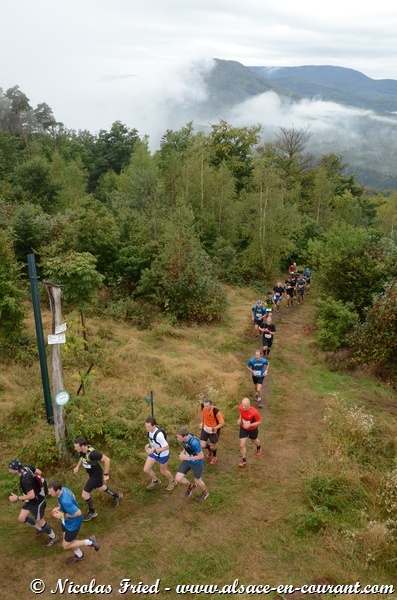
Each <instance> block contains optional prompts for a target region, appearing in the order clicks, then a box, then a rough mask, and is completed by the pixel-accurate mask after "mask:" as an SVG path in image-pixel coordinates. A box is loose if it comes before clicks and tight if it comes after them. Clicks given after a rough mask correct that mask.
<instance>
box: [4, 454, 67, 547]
mask: <svg viewBox="0 0 397 600" xmlns="http://www.w3.org/2000/svg"><path fill="white" fill-rule="evenodd" d="M8 470H9V472H10V473H12V474H13V475H18V476H19V478H20V479H19V484H20V487H21V490H22V495H21V496H18V495H17V494H10V496H9V498H8V499H9V501H10V502H18V501H21V502H23V503H24V504H23V506H22V508H21V511H20V513H19V515H18V521H19V522H20V523H26V525H31V526H32V527H35V528H36V530H37V531H36V536H39V535H42V534H43V533H46V534H47V535H48V540H47V541H46V543H45V544H44V546H45V547H46V548H50V547H51V546H53V545H54V544H55V543H56V542H59V539H60V538H59V537H58V536H57V535H55V533H54V531H53V530H52V529H51V527H50V525H49V524H48V523H47V522H46V520H45V518H44V512H45V508H46V501H45V492H46V488H45V485H44V479H43V478H42V477H41V471H39V470H38V469H36V467H32V466H31V465H25V466H23V465H22V463H21V461H20V460H12V461H11V462H10V464H9V465H8ZM29 514H30V515H32V516H29Z"/></svg>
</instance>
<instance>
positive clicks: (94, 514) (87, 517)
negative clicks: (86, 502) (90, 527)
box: [83, 510, 98, 521]
mask: <svg viewBox="0 0 397 600" xmlns="http://www.w3.org/2000/svg"><path fill="white" fill-rule="evenodd" d="M97 516H98V513H97V511H96V510H89V511H88V513H87V514H86V515H84V517H83V521H91V519H95V517H97Z"/></svg>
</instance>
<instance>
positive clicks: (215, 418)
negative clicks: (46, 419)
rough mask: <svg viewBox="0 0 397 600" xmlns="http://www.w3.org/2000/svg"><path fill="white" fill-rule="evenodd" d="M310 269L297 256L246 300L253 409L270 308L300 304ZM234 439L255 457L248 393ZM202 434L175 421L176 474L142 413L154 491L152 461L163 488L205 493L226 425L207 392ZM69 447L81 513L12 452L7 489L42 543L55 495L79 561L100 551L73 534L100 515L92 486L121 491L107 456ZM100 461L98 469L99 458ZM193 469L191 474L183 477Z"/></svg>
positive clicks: (255, 421)
mask: <svg viewBox="0 0 397 600" xmlns="http://www.w3.org/2000/svg"><path fill="white" fill-rule="evenodd" d="M310 281H311V271H310V269H309V268H307V269H305V270H304V271H303V272H302V273H300V272H298V270H297V269H296V263H293V265H291V266H290V268H289V275H288V278H287V280H286V282H285V285H284V286H283V285H282V284H281V282H277V284H276V285H275V286H274V288H273V292H269V293H268V294H267V297H266V301H265V302H264V303H263V302H262V301H261V300H258V301H257V303H256V305H255V306H253V307H252V321H253V323H254V334H255V339H258V337H259V335H261V336H262V349H257V350H255V353H254V356H253V357H252V358H251V359H250V360H249V361H248V363H247V369H248V370H249V371H250V372H251V375H252V381H253V384H254V390H255V397H254V401H255V402H256V404H257V406H258V408H259V409H261V408H263V404H262V384H263V381H264V379H265V377H266V376H267V374H268V372H269V355H270V350H271V347H272V344H273V338H274V334H275V332H276V327H275V325H274V323H273V318H272V313H273V308H275V310H276V311H277V312H278V311H279V310H280V303H281V301H282V299H283V297H284V296H286V297H287V306H288V307H289V306H292V304H293V299H294V296H295V295H296V297H297V300H298V304H300V303H301V302H303V300H304V296H305V294H307V293H309V287H310ZM238 414H239V416H238V420H237V423H238V425H239V446H240V453H241V460H240V462H239V463H238V466H239V467H245V466H246V464H247V459H246V453H247V449H246V443H247V440H250V442H251V443H252V444H253V446H254V448H255V454H256V456H260V455H261V454H262V447H261V442H260V440H259V438H258V427H259V425H260V423H261V415H260V413H259V412H258V410H257V408H255V406H251V402H250V400H249V398H247V397H246V398H243V400H242V401H241V404H240V405H239V407H238ZM199 417H200V425H199V428H200V434H199V437H197V436H196V435H194V434H192V433H190V432H189V430H188V429H187V427H180V428H179V429H178V430H177V432H176V439H177V441H178V442H179V443H180V444H181V446H182V450H181V452H180V453H179V460H180V465H179V468H178V470H177V471H176V473H175V475H173V474H172V472H171V470H170V468H169V466H168V463H169V458H170V446H169V442H168V441H167V433H166V431H165V430H164V429H162V428H161V427H159V426H158V425H157V423H156V419H155V418H154V417H153V416H152V417H148V418H147V419H146V421H145V429H146V434H147V444H146V446H145V452H146V460H145V464H144V467H143V471H144V473H145V474H146V475H147V476H148V477H149V478H150V482H149V483H148V484H147V486H146V489H147V490H148V491H151V490H154V489H156V488H158V487H160V485H161V481H160V479H159V478H158V476H157V475H156V473H155V471H154V468H155V467H156V466H158V468H159V471H160V475H161V476H162V477H163V478H164V479H165V480H166V481H167V485H166V487H165V489H166V491H172V490H173V489H174V488H175V487H176V486H177V485H178V484H181V485H183V486H185V487H186V490H185V491H184V494H183V495H184V496H185V497H187V498H188V497H190V496H192V494H193V492H194V490H195V489H196V488H198V490H199V492H200V496H199V500H200V501H204V500H206V499H207V498H208V496H209V492H208V489H207V486H206V484H205V483H204V481H203V478H202V476H203V469H204V463H205V458H207V459H208V461H209V465H211V466H213V465H215V464H216V463H217V461H218V454H217V452H218V443H219V439H220V433H221V429H222V427H223V426H224V425H225V420H224V418H223V415H222V413H221V412H220V410H219V409H218V408H217V407H215V406H214V404H213V402H212V400H211V399H210V398H205V399H204V400H203V401H202V403H201V405H200V413H199ZM74 448H75V450H76V452H77V455H78V463H77V465H76V467H75V468H74V470H73V473H74V474H75V475H77V474H78V472H79V469H80V467H81V466H83V468H84V469H85V471H86V473H87V475H88V479H87V481H86V483H85V485H84V488H83V491H82V494H81V496H82V498H83V500H84V501H85V503H86V505H87V513H86V514H85V515H83V514H82V511H81V509H80V508H79V505H78V502H77V500H76V498H75V496H74V494H73V492H72V491H71V490H70V489H69V488H67V487H65V486H64V485H63V483H62V482H61V481H60V480H59V479H54V480H53V481H51V482H50V483H49V484H48V485H47V483H46V481H45V479H44V477H43V476H42V472H41V471H40V470H39V469H37V468H36V467H34V466H32V465H27V464H23V463H22V462H21V461H19V460H18V459H15V460H12V461H11V462H10V463H9V464H8V471H9V473H11V474H13V475H17V476H19V487H20V491H21V493H20V494H16V493H12V494H10V495H9V501H10V502H11V503H17V502H22V503H23V505H22V508H21V510H20V512H19V515H18V521H19V522H20V523H25V524H26V525H29V526H31V527H32V528H34V529H35V535H36V537H39V536H41V535H43V534H46V535H47V536H48V539H47V541H46V542H45V544H44V546H45V547H46V548H50V547H52V546H53V545H54V544H56V543H57V542H58V541H60V539H61V537H60V536H58V535H57V534H56V533H55V531H54V530H53V529H52V527H51V525H50V524H49V523H48V522H47V521H46V519H45V516H44V515H45V509H46V495H47V494H49V495H50V496H51V497H53V498H56V500H57V502H58V505H57V506H56V507H54V508H53V509H52V516H53V517H54V518H55V519H59V520H60V521H61V529H62V534H63V539H62V547H63V548H64V549H66V550H67V549H72V550H73V554H72V555H71V556H70V557H69V558H68V559H67V563H69V564H71V563H75V562H79V561H81V560H83V559H84V558H85V554H84V552H83V550H82V549H81V548H84V547H86V546H87V547H92V548H93V549H94V550H95V551H99V549H100V543H99V540H98V538H97V537H96V536H95V535H87V536H86V537H84V538H83V539H77V537H78V534H79V531H80V528H81V525H82V524H83V523H84V522H87V521H91V520H92V519H94V518H95V517H97V516H98V512H97V511H96V509H95V508H94V504H93V500H92V496H91V493H92V492H93V491H94V490H96V491H100V492H105V493H106V494H108V495H109V496H110V497H111V498H112V506H113V507H116V506H118V505H119V503H120V500H121V498H122V497H123V494H122V493H121V492H117V491H115V490H114V489H113V488H111V487H109V486H108V480H109V478H110V458H109V457H108V456H106V455H105V454H103V453H102V452H100V451H99V450H97V449H96V448H94V447H93V446H92V445H91V444H89V443H88V441H87V440H86V439H85V438H84V437H77V438H76V439H75V440H74ZM101 463H102V464H103V468H102V464H101ZM190 471H192V474H193V481H190V480H189V479H188V477H187V475H188V473H189V472H190Z"/></svg>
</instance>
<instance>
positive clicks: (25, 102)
mask: <svg viewBox="0 0 397 600" xmlns="http://www.w3.org/2000/svg"><path fill="white" fill-rule="evenodd" d="M6 97H7V98H8V99H9V100H10V103H11V111H12V112H13V113H14V114H15V115H16V116H17V118H18V123H19V130H20V133H21V136H22V139H23V141H24V144H25V148H26V150H28V151H29V145H28V138H27V135H26V131H25V126H26V124H27V118H28V116H31V113H32V107H31V106H30V104H29V98H28V97H27V96H26V94H24V93H23V92H22V91H21V90H20V89H19V85H15V86H14V87H12V88H9V89H8V90H7V91H6Z"/></svg>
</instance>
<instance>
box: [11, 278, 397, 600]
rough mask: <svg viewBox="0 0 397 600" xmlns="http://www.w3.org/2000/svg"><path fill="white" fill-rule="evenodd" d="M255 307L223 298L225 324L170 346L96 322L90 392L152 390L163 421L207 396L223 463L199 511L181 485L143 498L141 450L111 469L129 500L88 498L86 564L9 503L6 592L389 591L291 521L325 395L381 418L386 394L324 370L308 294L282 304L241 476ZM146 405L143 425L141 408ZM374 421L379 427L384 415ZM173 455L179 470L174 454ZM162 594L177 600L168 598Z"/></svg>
mask: <svg viewBox="0 0 397 600" xmlns="http://www.w3.org/2000/svg"><path fill="white" fill-rule="evenodd" d="M252 298H253V296H252V295H250V294H249V292H248V291H247V290H245V291H244V290H241V291H233V290H231V291H230V300H231V309H230V317H229V318H228V320H227V321H226V323H224V324H222V325H220V326H217V327H215V326H212V327H203V328H200V329H198V328H197V329H196V328H191V329H188V328H181V329H179V330H178V331H177V332H176V333H177V336H175V337H163V338H161V336H159V335H158V334H156V330H154V331H150V330H148V331H136V330H135V329H133V328H130V327H127V326H122V327H121V326H120V325H116V324H114V325H111V327H110V325H109V326H108V325H104V324H103V323H100V322H98V323H95V322H93V323H92V327H93V328H96V329H99V328H102V329H103V328H104V326H105V327H108V329H109V332H110V331H111V335H110V334H109V336H108V337H109V339H108V340H106V342H105V343H106V346H107V352H108V357H107V360H106V368H105V367H104V368H103V369H102V370H99V369H98V373H97V376H96V379H95V386H97V388H98V389H99V390H101V393H106V394H108V395H109V398H112V401H113V402H114V403H116V404H117V403H118V402H127V401H128V398H129V397H130V396H131V394H133V395H136V396H139V395H140V396H143V395H145V394H147V392H148V389H149V388H150V387H152V388H153V390H154V392H155V398H156V410H157V413H156V414H158V416H159V417H160V415H161V412H162V410H166V409H167V410H170V406H171V407H174V408H175V410H179V407H181V406H184V405H185V404H186V403H188V402H190V403H191V404H192V407H191V411H190V414H191V415H192V417H193V415H195V406H196V405H197V406H198V400H197V395H198V394H204V395H206V394H207V393H208V391H209V390H211V395H212V396H213V397H214V399H215V400H216V404H217V405H218V406H219V407H220V408H221V409H222V411H223V412H224V414H225V415H226V419H227V427H225V428H224V430H223V432H222V441H221V444H220V451H219V462H218V464H217V465H216V466H215V467H208V466H207V467H206V469H205V472H204V480H205V481H206V483H207V486H208V489H209V491H210V497H209V498H208V500H207V501H206V502H205V503H204V504H201V503H199V502H198V495H197V496H195V497H193V498H191V499H189V500H187V499H185V498H184V497H182V490H181V489H180V487H179V486H178V487H177V488H176V489H175V490H174V491H173V492H171V493H168V492H165V491H164V489H160V490H156V491H155V492H152V493H148V492H145V490H144V486H145V484H146V483H147V480H146V479H145V477H144V475H143V473H142V472H141V468H142V466H143V462H144V453H143V452H142V455H141V457H142V458H141V462H139V463H138V462H137V463H136V464H133V465H131V464H129V465H127V464H126V465H121V464H118V465H116V464H114V466H113V468H112V473H113V478H112V483H113V485H114V486H115V487H116V488H119V489H122V490H123V491H124V493H125V497H124V499H123V501H122V503H121V505H120V507H118V508H117V509H116V510H114V509H111V508H110V502H109V498H108V497H107V496H106V495H104V494H96V496H95V505H96V508H97V510H98V511H99V512H100V516H99V517H98V518H97V519H96V520H95V521H92V522H90V523H87V524H84V525H83V527H82V532H83V533H84V535H86V534H87V535H90V534H91V533H94V532H95V533H96V534H97V535H98V537H99V538H100V540H101V541H102V544H103V546H102V549H101V551H100V552H99V553H98V554H96V553H95V554H94V552H93V551H90V549H87V558H86V560H85V561H84V562H82V563H81V564H77V565H74V566H73V567H70V566H67V565H65V558H66V557H67V555H68V554H67V553H66V552H65V551H63V550H62V548H61V547H60V546H59V545H58V546H56V547H54V548H52V549H50V550H44V549H43V547H42V544H41V540H40V543H39V541H38V540H33V541H32V531H31V530H30V528H28V527H23V526H22V525H18V524H17V523H16V522H15V517H16V511H15V509H14V508H15V507H14V506H11V505H9V504H8V503H7V500H6V499H5V498H4V500H3V510H2V512H1V515H0V538H1V542H0V545H1V546H2V556H3V569H2V576H1V580H2V590H4V593H6V596H7V597H12V596H14V597H17V598H23V600H25V599H27V598H32V597H33V594H32V593H31V592H30V590H29V585H28V582H29V581H30V580H31V579H32V578H34V577H40V578H42V579H43V580H44V581H45V582H46V583H47V591H46V592H45V593H44V594H42V595H41V597H42V598H51V597H53V595H52V594H50V593H49V592H48V590H49V589H52V588H53V587H54V586H55V583H56V581H57V579H58V578H69V580H71V581H74V582H75V583H79V584H83V583H88V582H89V581H90V580H91V579H93V578H95V579H96V581H97V583H102V584H108V583H110V584H111V585H112V587H113V590H114V591H113V593H112V594H110V595H108V597H114V598H116V597H120V594H117V592H116V591H117V588H118V582H119V581H120V580H121V579H123V578H131V580H132V582H135V583H136V582H138V581H143V582H147V583H152V582H154V581H155V580H156V579H157V578H160V579H161V586H168V587H171V588H172V587H173V586H175V585H176V584H181V583H218V584H224V583H231V582H233V580H234V579H235V578H238V579H240V581H241V582H242V583H245V584H248V583H268V584H270V585H273V586H276V585H279V584H280V583H290V584H295V585H299V584H303V583H311V582H312V581H313V580H314V579H316V578H324V577H325V578H327V579H328V580H330V581H331V582H333V583H354V582H355V581H362V582H365V583H394V584H396V583H397V580H395V581H394V582H392V581H389V580H387V579H386V580H385V577H383V573H382V572H381V571H377V570H376V569H375V568H372V570H370V571H369V570H368V569H366V568H365V565H364V564H360V562H359V561H358V560H357V559H356V558H355V557H354V556H353V555H352V554H349V552H348V551H347V549H346V548H345V546H344V544H343V543H342V541H341V539H339V538H338V537H335V535H334V534H332V533H328V532H327V531H325V533H319V534H310V535H309V534H308V535H304V536H303V537H302V536H301V537H298V536H297V535H296V518H297V515H299V514H300V513H301V512H302V510H304V508H305V507H304V501H303V497H302V485H303V478H304V477H305V476H307V475H308V474H310V473H312V472H315V471H316V464H317V462H318V458H319V456H320V455H321V453H322V448H321V443H322V430H323V427H324V425H323V415H324V409H325V406H326V404H327V403H328V401H329V394H330V393H331V392H339V393H342V394H343V396H344V397H345V398H347V399H349V400H351V401H357V400H358V399H364V400H365V401H366V402H367V403H368V404H371V403H373V399H374V398H375V397H376V396H377V395H380V396H381V398H382V406H383V410H384V411H387V409H388V406H389V405H390V406H391V405H393V403H394V398H393V394H392V391H391V390H390V389H388V388H387V387H386V386H385V387H382V386H379V384H377V383H376V382H372V381H370V380H360V379H358V378H355V377H351V376H347V375H341V374H337V373H331V372H329V371H328V370H327V369H326V368H325V366H324V364H323V363H322V359H321V357H320V356H319V355H318V353H317V352H316V350H315V348H314V346H313V342H312V338H311V328H310V323H311V319H312V305H311V299H309V301H308V302H306V303H305V304H304V305H303V306H300V307H294V309H293V310H287V309H286V308H283V310H282V313H281V314H280V315H277V317H279V318H278V320H277V324H276V326H277V334H276V341H275V344H274V348H273V350H272V356H271V371H270V376H269V380H268V381H267V382H266V386H265V396H266V407H265V409H264V410H263V418H264V422H263V424H262V426H261V428H260V437H261V439H262V440H263V448H264V453H263V455H262V456H261V457H255V456H254V453H253V450H252V448H251V447H250V448H249V450H248V453H247V456H248V466H247V468H246V469H244V470H241V469H238V467H237V462H238V459H239V451H238V439H237V437H238V428H237V424H236V419H237V416H238V413H237V405H238V403H239V402H240V401H241V398H242V397H243V396H244V395H251V381H250V376H249V374H248V371H246V370H245V366H244V365H245V363H246V361H247V359H248V358H249V357H250V356H251V355H252V353H253V350H254V343H253V340H252V333H251V327H250V322H249V313H250V306H251V305H252V301H253V300H252ZM31 371H32V370H31ZM33 371H34V369H33ZM21 375H22V373H21V371H20V370H18V369H16V370H10V371H9V372H5V373H3V375H2V380H1V383H2V390H3V392H2V394H1V396H0V400H1V402H2V405H3V407H4V408H6V407H7V406H9V404H10V403H11V399H12V398H13V397H16V396H17V395H19V396H22V397H24V396H26V395H27V393H28V389H27V387H25V383H24V381H26V377H25V378H23V379H20V377H21ZM68 377H69V378H70V380H69V382H68V381H66V384H67V386H68V385H69V386H72V387H74V386H75V383H73V381H72V379H71V375H70V374H67V375H66V379H67V378H68ZM38 383H39V382H38V377H37V374H35V373H33V372H32V373H30V375H29V385H30V387H32V386H33V387H35V386H37V385H38ZM142 405H143V406H142V422H143V421H144V418H145V416H146V411H147V409H146V408H145V406H144V403H143V402H142ZM171 410H172V409H171ZM380 414H381V416H382V415H384V416H386V418H387V412H383V413H382V412H381V413H380ZM183 424H185V423H181V425H183ZM197 424H198V418H197V419H196V418H192V421H191V424H190V427H191V429H192V430H195V431H196V432H197ZM170 434H171V435H172V432H170ZM2 450H3V456H5V457H6V458H5V460H4V461H3V462H6V461H7V460H8V457H9V455H10V454H11V453H15V446H14V448H13V449H12V450H10V448H9V447H8V446H7V447H6V445H5V442H4V441H3V442H2ZM172 454H173V456H172V461H171V466H172V468H173V469H174V470H175V468H176V467H177V465H178V459H177V454H178V453H177V449H176V448H175V449H174V450H173V453H172ZM46 475H47V474H46ZM52 475H57V473H51V476H52ZM61 475H62V476H63V477H64V478H66V481H67V483H68V485H69V486H70V487H72V489H73V490H74V491H75V492H76V496H78V495H79V493H80V489H81V486H82V482H83V481H84V477H83V475H81V477H80V476H79V477H78V480H77V481H76V479H75V478H74V479H73V476H72V475H71V473H70V470H69V471H68V472H67V473H66V474H61ZM7 477H8V476H7ZM3 480H4V478H3ZM52 504H53V501H52V500H50V501H49V505H50V506H52ZM57 526H58V525H57V524H56V525H55V527H57ZM161 595H164V596H165V595H167V597H168V598H172V597H176V594H174V592H172V591H170V592H164V593H163V594H161ZM6 596H4V597H6ZM86 597H88V598H89V597H94V595H90V594H86ZM240 597H242V598H244V597H245V596H244V595H240ZM247 597H248V596H247Z"/></svg>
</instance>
